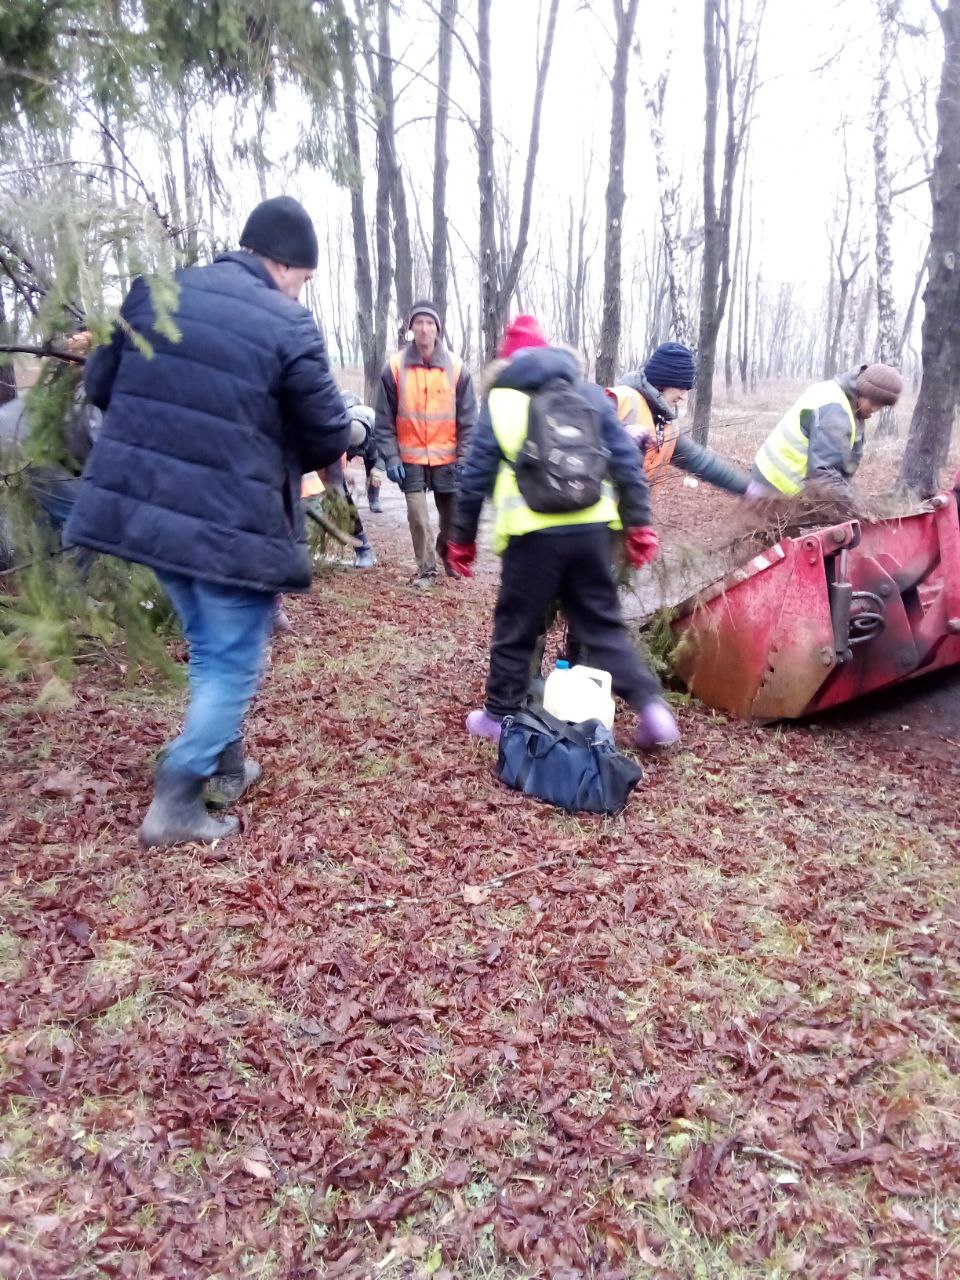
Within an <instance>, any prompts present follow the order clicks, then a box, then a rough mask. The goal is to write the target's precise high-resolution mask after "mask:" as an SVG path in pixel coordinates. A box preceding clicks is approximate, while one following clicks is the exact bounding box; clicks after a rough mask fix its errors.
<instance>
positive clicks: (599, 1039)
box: [0, 492, 960, 1280]
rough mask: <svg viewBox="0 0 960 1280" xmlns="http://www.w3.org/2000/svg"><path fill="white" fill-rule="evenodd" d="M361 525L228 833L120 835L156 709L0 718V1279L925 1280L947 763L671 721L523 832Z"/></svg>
mask: <svg viewBox="0 0 960 1280" xmlns="http://www.w3.org/2000/svg"><path fill="white" fill-rule="evenodd" d="M386 499H387V510H386V513H385V514H384V516H382V517H371V518H370V520H369V521H368V524H369V527H370V529H371V533H372V535H373V539H374V543H375V546H376V548H377V552H378V554H379V555H380V557H381V565H380V567H378V568H377V569H375V570H372V571H369V572H356V571H351V570H348V569H344V570H332V571H328V572H325V573H324V574H322V575H321V577H320V579H319V580H318V582H317V584H316V587H315V590H314V593H313V595H312V596H310V597H309V598H304V599H300V600H292V601H291V602H290V613H291V616H292V618H293V622H294V625H295V633H294V635H293V636H292V637H291V638H289V639H288V640H285V641H283V642H282V643H279V644H277V645H276V646H275V650H274V654H273V660H272V664H271V668H270V672H269V675H268V678H267V681H266V683H265V686H264V689H263V691H262V693H261V695H260V697H259V699H258V703H257V706H256V707H255V709H254V712H253V715H252V718H251V723H250V735H249V736H250V747H251V749H252V751H253V752H254V753H255V754H256V755H257V756H258V757H259V758H260V759H261V760H262V761H263V764H264V768H265V777H264V782H263V784H262V786H261V787H260V788H258V789H257V790H256V791H255V792H254V793H253V794H252V795H251V796H250V797H249V798H247V799H245V800H244V801H243V802H242V803H241V805H240V806H239V810H240V815H241V818H242V822H243V834H242V837H241V838H239V839H237V840H235V841H233V842H227V843H225V844H224V845H222V846H221V847H219V848H216V849H213V850H203V849H199V848H187V849H180V850H174V851H170V852H157V851H152V852H150V853H147V854H144V853H142V852H141V851H140V850H139V849H138V848H137V845H136V841H135V838H134V831H135V828H136V823H137V821H138V817H139V814H140V813H141V811H142V809H143V806H144V804H145V802H146V800H147V797H148V794H149V778H150V767H149V762H150V758H151V756H152V755H153V754H154V753H155V752H156V750H157V749H158V748H159V747H160V745H161V744H162V743H163V742H164V740H165V739H166V736H167V734H168V733H169V731H170V729H171V726H172V725H173V724H174V722H175V716H176V707H177V705H178V696H177V695H176V694H175V693H171V692H170V691H169V690H154V689H153V688H151V687H150V686H149V685H148V684H146V683H144V682H143V681H138V682H137V683H136V685H135V686H133V687H125V685H124V682H123V679H122V676H121V673H120V672H119V670H118V669H117V667H116V666H108V667H106V668H104V669H90V668H86V669H84V671H83V673H82V677H81V679H80V680H78V682H77V684H76V686H75V703H74V705H73V707H72V708H70V709H69V710H65V711H64V710H59V711H54V710H50V709H48V710H45V711H44V710H41V709H38V708H37V706H36V705H35V703H34V701H33V696H34V695H35V693H36V689H37V688H38V687H39V680H38V684H37V685H36V686H32V685H30V684H26V685H21V686H18V687H16V688H13V689H11V687H10V686H2V688H0V719H2V734H0V744H2V745H0V843H2V846H3V848H4V853H3V855H2V856H3V859H4V863H3V871H4V874H3V879H2V885H0V894H2V897H0V910H2V916H3V920H2V924H0V982H2V988H0V1055H2V1060H3V1068H2V1075H0V1094H2V1109H0V1274H2V1275H5V1276H6V1275H9V1276H24V1277H28V1276H29V1277H34V1276H36V1277H51V1278H52V1277H58V1278H62V1277H68V1276H69V1277H81V1278H83V1280H86V1277H90V1278H91V1280H92V1278H93V1277H99V1276H102V1275H120V1276H134V1277H140V1276H143V1277H147V1276H149V1277H153V1276H170V1277H213V1276H217V1277H230V1280H234V1278H236V1277H276V1278H277V1280H286V1278H287V1277H294V1276H303V1277H312V1276H317V1277H321V1276H322V1277H334V1276H346V1277H351V1278H356V1280H359V1278H360V1277H366V1276H376V1277H378V1278H379V1277H383V1278H385V1280H400V1278H401V1277H428V1276H433V1277H435V1278H437V1277H439V1280H450V1277H453V1276H456V1277H458V1278H459V1280H481V1278H483V1280H507V1278H508V1277H517V1278H519V1277H521V1276H523V1277H531V1276H550V1277H556V1278H557V1280H561V1278H562V1280H568V1278H571V1277H581V1276H582V1277H588V1276H590V1277H600V1276H602V1277H604V1280H627V1278H628V1277H651V1278H653V1280H656V1278H661V1277H663V1278H676V1280H689V1278H690V1277H697V1276H704V1277H710V1280H714V1278H715V1277H720V1278H729V1280H753V1278H754V1277H756V1278H757V1280H759V1278H760V1277H770V1276H772V1275H780V1276H787V1275H796V1276H802V1277H810V1278H812V1280H828V1278H829V1280H834V1278H839V1277H841V1276H844V1277H846V1276H852V1275H857V1276H871V1277H891V1280H892V1278H893V1277H898V1278H907V1280H909V1278H911V1277H916V1278H919V1277H931V1276H934V1275H936V1276H939V1277H947V1278H948V1277H951V1276H957V1275H960V1215H958V1211H957V1204H958V1199H960V1158H958V1152H960V1094H958V1091H957V1085H956V1080H957V1075H958V1073H960V1054H958V1044H960V1018H958V1013H960V959H958V957H960V945H958V944H960V918H958V907H957V903H958V888H960V884H958V881H960V874H958V856H957V849H958V847H960V820H958V813H957V801H956V797H957V795H958V784H960V756H958V753H956V752H955V751H953V750H946V751H945V752H944V753H943V754H941V755H938V756H936V757H934V756H932V755H931V754H929V753H925V752H917V751H916V750H915V749H914V742H915V739H916V728H915V727H914V725H913V724H912V720H914V719H917V718H918V715H919V712H917V713H916V714H915V711H914V710H913V709H911V710H910V711H909V717H910V718H911V721H910V722H911V730H910V731H909V732H908V731H902V730H899V729H898V730H897V731H896V732H894V731H893V730H892V728H891V726H890V725H889V724H886V723H885V724H883V725H881V724H880V723H879V722H872V721H871V720H870V719H869V718H868V717H864V718H861V719H859V720H858V721H857V722H856V723H854V722H853V721H850V722H843V723H840V722H839V721H838V722H837V723H834V724H830V723H821V724H818V725H815V726H795V727H785V728H780V729H769V730H761V729H756V728H753V727H750V726H746V725H741V724H732V723H727V722H726V721H725V720H724V718H723V717H721V716H716V715H712V714H711V713H709V712H707V711H706V710H704V709H703V708H702V707H699V706H697V705H695V704H692V703H687V702H686V701H685V700H683V699H680V700H679V701H678V715H679V718H680V721H681V725H682V728H683V732H684V743H683V746H682V748H681V749H680V750H678V751H676V752H674V753H673V754H672V755H669V756H667V757H664V758H660V759H655V760H652V761H650V762H649V764H648V767H647V772H646V778H645V781H644V784H643V786H642V788H641V789H640V790H639V791H638V792H637V793H636V794H635V797H634V799H633V800H632V802H631V804H630V806H629V808H628V809H627V811H626V813H625V814H624V815H623V816H622V817H621V818H618V819H615V820H598V819H591V818H586V817H579V818H571V817H566V816H564V815H562V814H560V813H557V812H554V811H553V810H551V809H548V808H545V807H543V806H540V805H536V804H532V803H529V802H525V801H523V800H522V799H521V798H520V797H518V796H516V795H514V794H513V793H511V792H509V791H506V790H505V789H503V788H502V787H500V786H499V784H498V783H497V782H496V780H495V778H494V777H493V774H492V766H493V761H494V756H493V752H492V750H491V749H490V748H489V746H487V745H486V744H474V743H470V742H468V741H467V740H466V739H465V736H464V733H463V717H464V715H465V713H466V711H467V710H468V709H469V707H471V706H472V705H476V704H477V700H478V698H479V696H480V693H481V690H482V685H483V678H484V673H485V664H486V658H485V648H486V644H487V642H488V638H489V615H490V608H491V604H492V600H493V595H494V577H493V574H492V572H487V573H485V574H481V575H480V576H479V577H478V579H476V580H474V581H473V582H471V583H452V582H442V583H440V584H439V585H438V586H437V588H435V589H434V590H432V591H429V592H418V591H415V590H413V589H411V588H410V587H408V586H407V585H406V577H407V575H408V573H409V571H410V570H411V569H412V566H411V565H410V564H409V548H408V545H407V535H406V530H405V529H404V528H403V523H402V507H401V506H400V502H401V500H400V498H399V495H396V494H391V493H389V492H387V493H386ZM364 518H365V520H366V513H365V512H364ZM488 568H490V566H488ZM921 696H922V695H921ZM914 706H915V707H918V706H919V703H917V704H914ZM890 713H891V709H890V708H888V709H887V711H886V712H885V714H890ZM901 714H903V715H904V717H905V718H904V721H903V722H908V716H907V713H906V712H905V711H904V710H903V709H898V710H897V711H896V715H901ZM628 729H629V717H628V716H627V715H626V714H622V715H621V717H620V726H619V731H620V732H621V733H622V734H623V736H624V738H625V737H626V734H627V732H628Z"/></svg>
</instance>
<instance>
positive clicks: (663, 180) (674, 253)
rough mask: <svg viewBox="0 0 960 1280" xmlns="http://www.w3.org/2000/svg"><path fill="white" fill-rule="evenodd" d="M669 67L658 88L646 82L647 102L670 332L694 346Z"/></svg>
mask: <svg viewBox="0 0 960 1280" xmlns="http://www.w3.org/2000/svg"><path fill="white" fill-rule="evenodd" d="M668 78H669V68H668V67H664V69H663V70H662V71H661V72H660V75H659V76H658V77H657V84H656V88H655V89H654V87H653V86H652V85H650V84H649V83H648V82H647V81H646V80H643V81H642V85H643V100H644V103H645V105H646V108H647V121H648V123H649V125H650V141H651V142H652V143H653V156H654V160H655V162H656V166H657V188H658V190H659V192H660V225H661V227H662V229H663V248H664V253H665V255H666V270H667V281H668V283H669V286H670V309H671V313H672V320H671V324H670V329H671V332H672V334H673V337H674V339H675V340H676V341H677V342H682V343H683V344H684V345H685V346H689V345H690V312H689V307H688V304H687V292H686V288H685V287H684V282H683V278H682V276H681V275H680V266H679V259H680V211H679V200H680V180H679V178H674V177H672V176H671V173H670V166H669V165H668V163H667V146H666V142H665V140H664V136H663V104H664V99H665V97H666V93H667V81H668Z"/></svg>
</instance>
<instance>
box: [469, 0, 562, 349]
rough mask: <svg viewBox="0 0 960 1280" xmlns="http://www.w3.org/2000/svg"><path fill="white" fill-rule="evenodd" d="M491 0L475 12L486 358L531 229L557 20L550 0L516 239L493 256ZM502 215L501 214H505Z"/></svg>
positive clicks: (514, 284) (494, 341)
mask: <svg viewBox="0 0 960 1280" xmlns="http://www.w3.org/2000/svg"><path fill="white" fill-rule="evenodd" d="M490 3H491V0H479V6H478V13H477V49H478V52H479V61H478V73H479V79H480V127H479V130H478V132H477V160H478V170H479V187H480V297H481V304H482V314H481V317H480V332H481V335H482V356H483V359H485V360H489V359H491V358H492V357H493V353H494V351H495V350H496V345H497V339H498V338H499V335H500V331H501V329H502V328H503V321H504V316H505V312H506V309H507V307H508V305H509V303H510V298H511V296H512V294H513V292H514V290H515V289H516V287H517V281H518V279H519V278H520V269H521V267H522V266H523V258H524V254H525V253H526V250H527V238H528V236H529V233H530V214H531V210H532V207H533V180H534V178H535V176H536V170H537V155H538V153H539V150H540V118H541V115H542V113H543V95H544V91H545V89H546V86H547V74H548V72H549V70H550V56H551V54H552V52H553V37H554V32H555V31H556V26H557V10H558V8H559V7H560V0H550V8H549V10H548V12H547V29H546V33H545V34H544V39H543V48H542V50H541V51H540V61H539V64H538V66H537V80H536V87H535V89H534V94H533V116H532V119H531V121H530V137H529V141H528V143H527V162H526V168H525V170H524V175H523V193H522V196H521V200H520V220H519V223H518V224H517V239H516V243H515V245H514V247H513V252H512V253H511V254H510V256H509V260H507V258H506V254H505V244H501V256H499V257H498V250H497V238H496V212H497V201H496V175H495V172H494V167H493V90H492V86H491V77H490ZM505 221H506V219H505Z"/></svg>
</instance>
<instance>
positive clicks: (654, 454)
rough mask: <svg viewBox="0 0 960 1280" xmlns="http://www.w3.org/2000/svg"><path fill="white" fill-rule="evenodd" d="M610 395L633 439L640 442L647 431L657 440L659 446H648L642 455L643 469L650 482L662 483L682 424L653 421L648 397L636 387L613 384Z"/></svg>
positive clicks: (618, 415)
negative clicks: (657, 423) (650, 447)
mask: <svg viewBox="0 0 960 1280" xmlns="http://www.w3.org/2000/svg"><path fill="white" fill-rule="evenodd" d="M607 394H608V395H610V396H612V398H613V399H614V400H616V402H617V417H618V418H619V419H620V421H621V422H622V423H623V425H624V427H626V429H627V433H628V434H629V435H631V436H633V438H634V440H637V441H639V439H640V437H641V436H642V435H643V434H644V433H645V432H649V433H650V434H651V435H652V436H653V437H654V438H655V439H656V442H657V447H656V448H655V449H648V450H647V452H646V453H645V454H644V455H643V469H644V471H645V472H646V474H647V480H648V481H649V483H650V484H651V485H655V484H659V482H660V481H661V480H662V479H663V477H664V476H665V475H666V473H667V467H669V465H670V462H671V460H672V458H673V451H674V449H675V448H676V447H677V437H678V436H679V434H680V424H679V423H678V422H677V420H676V419H674V421H673V422H665V423H664V424H663V426H662V427H660V428H658V427H657V426H656V425H655V424H654V421H653V414H652V413H651V412H650V406H649V405H648V404H647V401H646V398H645V397H644V395H643V393H642V392H640V391H637V390H636V389H635V388H634V387H610V388H608V392H607Z"/></svg>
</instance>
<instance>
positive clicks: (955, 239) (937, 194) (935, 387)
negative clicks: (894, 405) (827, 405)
mask: <svg viewBox="0 0 960 1280" xmlns="http://www.w3.org/2000/svg"><path fill="white" fill-rule="evenodd" d="M931 5H932V7H933V9H934V11H935V13H936V15H937V17H938V19H939V21H940V26H941V28H942V29H943V39H944V56H943V71H942V73H941V78H940V91H939V94H938V96H937V150H936V154H935V156H934V161H933V173H932V175H931V178H930V196H931V200H932V204H933V218H932V222H931V230H930V252H929V255H928V258H927V263H928V270H929V275H928V279H927V287H926V289H925V290H924V294H923V307H924V316H923V328H922V331H921V332H922V338H921V352H922V357H923V377H922V379H921V382H920V394H919V396H918V398H917V403H916V407H915V408H914V411H913V418H912V419H911V422H910V433H909V435H908V437H907V445H906V449H905V450H904V455H903V463H902V466H901V470H900V481H901V484H902V485H903V486H904V487H905V488H907V489H910V490H914V491H918V492H920V493H921V494H926V493H931V492H933V491H934V490H935V489H936V487H937V483H938V480H939V472H940V469H941V467H942V466H943V465H944V463H945V462H946V459H947V452H948V450H949V447H950V435H951V431H952V428H953V419H954V414H955V412H956V406H957V397H958V393H960V0H947V2H946V3H945V4H943V5H942V6H941V5H940V4H938V3H936V0H931Z"/></svg>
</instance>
